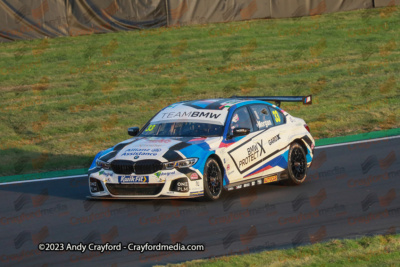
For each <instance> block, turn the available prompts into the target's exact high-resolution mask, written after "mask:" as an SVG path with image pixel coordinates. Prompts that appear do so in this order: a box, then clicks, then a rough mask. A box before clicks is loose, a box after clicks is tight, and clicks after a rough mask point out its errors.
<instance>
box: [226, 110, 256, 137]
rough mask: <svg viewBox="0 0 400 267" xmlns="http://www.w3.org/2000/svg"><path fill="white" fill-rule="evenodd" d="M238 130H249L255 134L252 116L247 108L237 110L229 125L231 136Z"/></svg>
mask: <svg viewBox="0 0 400 267" xmlns="http://www.w3.org/2000/svg"><path fill="white" fill-rule="evenodd" d="M236 128H249V129H250V132H253V125H252V123H251V119H250V114H249V112H248V111H247V107H241V108H238V109H237V110H235V112H234V113H233V116H232V120H231V123H230V125H229V135H233V129H236Z"/></svg>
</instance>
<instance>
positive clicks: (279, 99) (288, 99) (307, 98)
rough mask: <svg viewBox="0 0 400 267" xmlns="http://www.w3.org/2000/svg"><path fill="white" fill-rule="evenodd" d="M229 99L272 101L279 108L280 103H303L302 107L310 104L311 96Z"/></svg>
mask: <svg viewBox="0 0 400 267" xmlns="http://www.w3.org/2000/svg"><path fill="white" fill-rule="evenodd" d="M231 98H237V99H248V100H260V101H274V102H275V104H276V105H277V106H278V107H280V106H281V102H303V105H311V104H312V95H308V96H231Z"/></svg>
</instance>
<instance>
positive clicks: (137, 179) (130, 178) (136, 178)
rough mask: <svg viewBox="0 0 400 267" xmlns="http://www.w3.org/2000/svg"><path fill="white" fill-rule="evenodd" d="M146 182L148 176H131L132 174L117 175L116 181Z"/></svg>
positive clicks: (129, 182) (121, 182)
mask: <svg viewBox="0 0 400 267" xmlns="http://www.w3.org/2000/svg"><path fill="white" fill-rule="evenodd" d="M148 182H149V176H133V175H120V176H118V183H120V184H144V183H148Z"/></svg>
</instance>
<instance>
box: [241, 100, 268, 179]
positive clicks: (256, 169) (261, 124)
mask: <svg viewBox="0 0 400 267" xmlns="http://www.w3.org/2000/svg"><path fill="white" fill-rule="evenodd" d="M249 110H250V114H251V117H252V120H253V125H254V128H255V133H256V135H255V136H254V137H253V139H252V141H253V144H254V145H255V146H256V147H253V150H254V151H256V152H257V158H258V160H257V162H256V163H257V164H254V166H252V167H251V168H249V169H247V170H246V172H244V173H243V178H244V179H254V178H258V177H263V176H265V174H266V173H267V172H268V170H269V169H270V166H268V165H265V163H266V160H267V159H268V157H269V155H270V154H271V153H273V150H274V148H275V144H274V143H271V145H270V143H269V141H270V139H271V138H270V137H273V136H274V135H275V131H274V126H275V124H274V120H273V118H272V114H271V111H270V109H269V106H268V105H266V104H252V105H250V106H249Z"/></svg>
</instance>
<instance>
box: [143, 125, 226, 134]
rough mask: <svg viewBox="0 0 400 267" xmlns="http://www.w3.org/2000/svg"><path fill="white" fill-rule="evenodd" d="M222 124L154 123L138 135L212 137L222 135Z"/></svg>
mask: <svg viewBox="0 0 400 267" xmlns="http://www.w3.org/2000/svg"><path fill="white" fill-rule="evenodd" d="M222 132H223V126H222V125H217V124H210V123H200V122H169V123H154V124H150V125H148V126H147V128H146V129H145V130H144V131H143V132H142V133H141V134H140V136H174V137H213V136H222Z"/></svg>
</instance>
